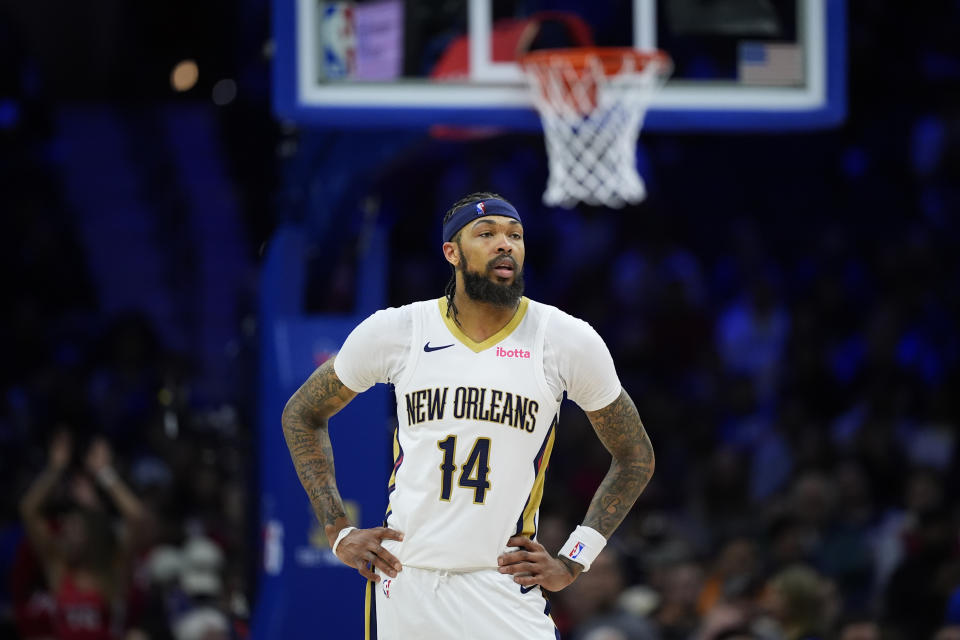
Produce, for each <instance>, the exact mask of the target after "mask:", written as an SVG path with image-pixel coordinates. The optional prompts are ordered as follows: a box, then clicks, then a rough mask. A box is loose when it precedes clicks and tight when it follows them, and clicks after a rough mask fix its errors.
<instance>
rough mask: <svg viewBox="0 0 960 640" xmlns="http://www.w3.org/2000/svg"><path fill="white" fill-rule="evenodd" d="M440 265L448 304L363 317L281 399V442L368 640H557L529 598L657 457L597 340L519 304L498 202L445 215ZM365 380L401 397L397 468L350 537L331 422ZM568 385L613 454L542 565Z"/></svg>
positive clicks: (587, 546)
mask: <svg viewBox="0 0 960 640" xmlns="http://www.w3.org/2000/svg"><path fill="white" fill-rule="evenodd" d="M443 255H444V257H445V258H446V260H447V262H449V263H450V264H451V265H452V266H453V271H454V273H453V276H452V277H451V281H450V284H449V285H448V286H447V295H446V297H444V298H440V299H439V300H436V299H434V300H427V301H422V302H415V303H413V304H409V305H406V306H404V307H400V308H396V309H394V308H391V309H385V310H382V311H378V312H377V313H375V314H373V315H372V316H370V317H369V318H367V319H366V320H364V321H363V322H362V323H360V324H359V325H358V326H357V327H356V328H355V329H354V330H353V332H352V333H351V334H350V335H349V336H348V337H347V339H346V341H345V342H344V344H343V347H342V348H341V350H340V352H339V353H338V354H337V356H336V357H335V358H331V359H330V360H328V361H327V362H325V363H324V364H323V365H321V366H320V367H319V368H318V369H317V370H316V371H314V372H313V374H312V375H311V376H310V377H309V379H308V380H307V381H306V382H305V383H304V384H303V386H302V387H300V389H299V390H298V391H297V392H296V393H295V394H294V395H293V397H291V398H290V400H289V402H288V403H287V406H286V408H285V409H284V412H283V418H282V422H283V430H284V435H285V437H286V440H287V445H288V447H289V449H290V453H291V456H292V458H293V462H294V465H295V466H296V469H297V473H298V474H299V476H300V480H301V482H302V483H303V486H304V488H305V489H306V491H307V494H308V495H309V497H310V502H311V504H312V505H313V509H314V511H315V512H316V515H317V517H318V518H319V519H320V522H322V523H324V524H325V525H326V533H327V536H328V538H329V540H330V544H331V547H332V548H333V552H334V553H335V554H336V556H337V557H338V558H339V559H340V560H341V561H342V562H344V563H345V564H347V565H349V566H351V567H355V568H356V569H357V570H358V571H359V572H360V574H361V575H363V576H365V577H366V578H367V579H368V580H369V582H368V583H367V598H368V600H367V611H368V619H367V627H366V631H367V637H368V638H372V637H378V638H387V639H395V638H399V639H408V638H417V639H418V640H425V639H427V638H477V639H483V640H488V639H490V638H498V639H500V638H527V639H531V638H541V639H547V638H555V637H557V635H558V634H557V630H556V627H555V626H554V624H553V621H552V619H551V618H550V617H549V610H550V605H549V603H548V602H547V601H546V600H545V598H544V597H543V594H542V593H541V591H540V589H541V588H543V589H546V590H548V591H559V590H560V589H563V588H564V587H566V586H567V585H569V584H570V583H571V582H573V581H574V580H575V579H576V577H577V576H578V575H579V573H580V572H581V571H587V570H588V569H589V568H590V563H591V562H592V561H593V559H594V558H596V557H597V555H598V554H599V553H600V551H601V549H603V546H604V544H605V543H606V540H607V539H608V538H609V537H610V535H611V534H612V533H613V532H614V530H615V529H616V528H617V526H618V525H619V524H620V522H621V521H622V520H623V518H624V516H626V514H627V512H628V511H629V510H630V508H631V506H632V505H633V503H634V502H635V501H636V499H637V497H638V496H639V495H640V492H641V491H642V490H643V488H644V486H646V484H647V482H648V481H649V479H650V476H651V474H652V473H653V467H654V457H653V449H652V447H651V445H650V440H649V439H648V438H647V435H646V433H645V432H644V429H643V425H642V424H641V422H640V417H639V416H638V414H637V410H636V408H635V407H634V404H633V402H632V401H631V400H630V397H629V396H628V395H627V393H626V391H624V390H623V389H622V388H621V387H620V382H619V379H618V378H617V374H616V371H615V369H614V365H613V361H612V359H611V357H610V353H609V351H608V350H607V348H606V346H605V345H604V343H603V341H602V340H601V338H600V337H599V336H598V335H597V333H596V332H595V331H594V330H593V329H592V328H591V327H590V326H589V325H588V324H586V323H585V322H583V321H581V320H577V319H575V318H573V317H571V316H569V315H567V314H565V313H563V312H562V311H560V310H558V309H556V308H554V307H550V306H547V305H545V304H540V303H538V302H534V301H532V300H529V299H527V298H525V297H523V295H522V293H523V260H524V242H523V225H522V224H521V221H520V215H519V214H518V213H517V211H516V209H514V207H513V206H512V205H511V204H510V203H508V202H507V201H505V200H504V199H503V198H502V197H500V196H498V195H496V194H493V193H477V194H472V195H470V196H467V197H466V198H464V199H463V200H461V201H459V202H457V203H456V204H454V205H453V207H452V208H451V209H450V210H449V211H448V212H447V214H446V216H445V217H444V221H443ZM378 382H381V383H390V384H393V385H394V387H395V390H396V398H397V419H398V421H399V426H398V428H397V431H396V433H395V436H394V442H393V449H394V454H395V465H394V470H393V475H392V476H391V478H390V482H389V487H388V494H389V505H388V507H387V517H386V520H385V526H383V527H376V528H372V529H356V528H354V527H351V526H349V523H348V522H347V519H346V517H345V512H344V508H343V503H342V502H341V499H340V494H339V492H338V490H337V485H336V481H335V477H334V464H333V451H332V449H331V446H330V439H329V436H328V432H327V428H328V420H329V419H330V418H331V417H332V416H333V415H334V414H335V413H337V411H339V410H340V409H342V408H343V407H344V406H345V405H346V404H347V403H348V402H350V400H351V399H353V397H354V396H356V395H357V394H358V393H361V392H363V391H365V390H366V389H369V388H370V387H371V386H373V385H374V384H375V383H378ZM564 392H566V393H567V396H568V397H569V398H570V399H571V400H573V401H574V402H576V403H577V404H578V405H579V406H580V407H581V408H582V409H583V410H584V411H586V413H587V416H588V417H589V419H590V422H591V423H592V425H593V428H594V430H595V431H596V433H597V436H598V437H599V438H600V440H601V442H602V443H603V444H604V445H605V446H606V448H607V449H608V450H609V451H610V453H611V455H612V457H613V461H612V464H611V466H610V469H609V471H608V472H607V475H606V477H605V478H604V479H603V481H602V482H601V484H600V487H599V488H598V489H597V491H596V494H595V495H594V497H593V500H592V502H591V503H590V506H589V508H588V509H587V513H586V516H585V517H584V520H583V524H581V525H580V526H578V527H577V528H576V529H575V530H574V531H573V532H572V533H571V534H570V538H569V539H568V540H567V543H566V544H565V545H564V546H563V548H562V549H561V551H560V553H559V554H558V555H557V556H551V555H550V554H549V553H547V552H546V551H545V549H544V547H543V546H542V545H541V544H539V543H538V542H537V541H536V534H537V521H538V508H539V505H540V499H541V497H542V495H543V485H544V476H545V472H546V468H547V462H548V460H549V457H550V452H551V450H552V447H553V443H554V439H555V438H556V436H557V413H558V410H559V408H560V401H561V399H562V396H563V393H564ZM354 428H359V425H358V426H356V427H354ZM374 593H375V597H374V598H372V597H371V596H372V595H373V594H374Z"/></svg>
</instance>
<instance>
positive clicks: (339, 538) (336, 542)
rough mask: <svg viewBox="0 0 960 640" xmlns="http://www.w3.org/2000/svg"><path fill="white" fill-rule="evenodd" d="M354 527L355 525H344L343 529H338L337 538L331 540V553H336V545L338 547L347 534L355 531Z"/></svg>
mask: <svg viewBox="0 0 960 640" xmlns="http://www.w3.org/2000/svg"><path fill="white" fill-rule="evenodd" d="M356 529H357V528H356V527H344V528H343V529H340V533H338V534H337V539H336V540H334V541H333V546H332V547H331V550H332V551H333V555H337V547H339V546H340V542H341V541H342V540H343V539H344V538H346V537H347V534H348V533H350V532H351V531H356Z"/></svg>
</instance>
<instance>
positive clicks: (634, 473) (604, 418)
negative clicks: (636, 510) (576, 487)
mask: <svg viewBox="0 0 960 640" xmlns="http://www.w3.org/2000/svg"><path fill="white" fill-rule="evenodd" d="M587 417H588V418H589V419H590V423H591V424H592V425H593V429H594V431H596V432H597V436H599V438H600V441H601V442H602V443H603V446H605V447H606V448H607V451H609V452H610V455H612V456H613V461H612V462H611V463H610V469H609V470H608V471H607V475H606V476H604V478H603V481H602V482H601V483H600V486H599V487H598V488H597V491H596V493H594V495H593V500H591V501H590V507H589V508H588V509H587V515H586V518H584V521H583V524H584V525H585V526H588V527H590V528H592V529H596V530H597V531H599V532H600V533H601V534H603V536H604V537H605V538H609V537H610V536H611V535H612V534H613V532H614V531H615V530H616V528H617V527H618V526H619V525H620V523H621V522H623V519H624V518H625V517H626V515H627V512H629V511H630V509H631V508H632V507H633V503H634V502H636V501H637V498H638V497H639V496H640V493H641V492H642V491H643V489H644V487H646V486H647V483H648V482H649V481H650V477H651V476H652V475H653V468H654V456H653V446H652V445H651V444H650V438H649V437H647V433H646V431H645V430H644V428H643V423H642V422H640V414H638V413H637V408H636V406H634V404H633V400H631V399H630V396H629V395H627V392H626V391H621V392H620V396H619V397H618V398H617V399H616V400H614V401H613V402H612V403H610V404H609V405H607V406H606V407H604V408H603V409H599V410H598V411H588V412H587Z"/></svg>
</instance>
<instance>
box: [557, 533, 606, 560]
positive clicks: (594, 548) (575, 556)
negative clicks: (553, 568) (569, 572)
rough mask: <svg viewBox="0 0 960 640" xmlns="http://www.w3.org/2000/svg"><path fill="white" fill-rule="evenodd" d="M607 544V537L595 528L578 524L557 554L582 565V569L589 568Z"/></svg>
mask: <svg viewBox="0 0 960 640" xmlns="http://www.w3.org/2000/svg"><path fill="white" fill-rule="evenodd" d="M606 545H607V539H606V538H604V537H603V534H602V533H600V532H599V531H597V530H596V529H591V528H590V527H585V526H583V525H582V524H581V525H578V526H577V528H576V529H574V530H573V533H571V534H570V537H569V538H567V541H566V542H565V543H564V545H563V547H561V548H560V553H559V554H557V555H559V556H561V557H563V558H567V559H568V560H573V561H574V562H576V563H577V564H582V565H583V570H584V571H589V570H590V565H591V564H593V561H594V560H596V559H597V556H598V555H600V552H601V551H603V548H604V547H605V546H606Z"/></svg>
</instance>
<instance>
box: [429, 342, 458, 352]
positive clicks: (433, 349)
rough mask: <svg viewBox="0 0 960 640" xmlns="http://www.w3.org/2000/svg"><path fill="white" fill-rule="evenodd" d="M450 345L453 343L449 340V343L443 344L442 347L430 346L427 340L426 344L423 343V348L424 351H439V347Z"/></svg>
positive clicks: (443, 347)
mask: <svg viewBox="0 0 960 640" xmlns="http://www.w3.org/2000/svg"><path fill="white" fill-rule="evenodd" d="M452 346H453V343H452V342H451V343H450V344H445V345H443V346H442V347H431V346H430V343H429V342H427V344H425V345H423V350H424V351H426V352H427V353H430V352H431V351H440V349H447V348H449V347H452Z"/></svg>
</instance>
